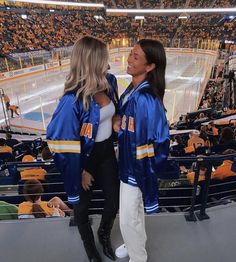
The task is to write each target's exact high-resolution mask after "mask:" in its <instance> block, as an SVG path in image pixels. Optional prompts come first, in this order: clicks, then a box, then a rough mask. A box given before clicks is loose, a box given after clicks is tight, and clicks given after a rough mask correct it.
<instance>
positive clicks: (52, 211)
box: [18, 179, 70, 218]
mask: <svg viewBox="0 0 236 262" xmlns="http://www.w3.org/2000/svg"><path fill="white" fill-rule="evenodd" d="M43 192H44V190H43V186H42V184H41V183H40V181H38V180H36V179H32V180H28V181H26V182H25V184H24V189H23V193H24V197H25V199H26V200H27V201H26V202H23V203H21V204H20V205H19V209H18V218H43V217H64V216H65V213H64V211H68V210H70V208H69V207H68V206H67V205H66V204H65V203H64V202H63V201H62V200H61V199H60V198H59V197H54V198H52V199H51V200H50V201H48V202H46V201H42V200H41V196H42V194H43ZM63 210H64V211H63Z"/></svg>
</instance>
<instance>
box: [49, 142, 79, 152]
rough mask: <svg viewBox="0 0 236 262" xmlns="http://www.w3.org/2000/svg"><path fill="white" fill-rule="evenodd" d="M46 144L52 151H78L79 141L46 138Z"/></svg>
mask: <svg viewBox="0 0 236 262" xmlns="http://www.w3.org/2000/svg"><path fill="white" fill-rule="evenodd" d="M47 143H48V146H49V148H50V151H51V152H54V153H80V151H81V146H80V141H67V140H48V141H47Z"/></svg>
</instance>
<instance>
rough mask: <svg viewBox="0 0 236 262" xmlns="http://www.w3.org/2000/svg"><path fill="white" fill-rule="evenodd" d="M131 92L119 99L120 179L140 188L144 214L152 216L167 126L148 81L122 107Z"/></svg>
mask: <svg viewBox="0 0 236 262" xmlns="http://www.w3.org/2000/svg"><path fill="white" fill-rule="evenodd" d="M131 89H132V86H131V85H130V86H129V87H128V88H127V89H126V90H125V92H124V93H123V94H122V96H121V98H120V108H119V110H120V115H121V128H120V132H119V135H118V143H119V175H120V179H121V181H123V182H124V183H128V184H130V185H133V186H138V187H139V188H140V190H141V191H142V194H143V200H144V208H145V212H146V213H154V212H156V211H157V209H158V184H157V178H158V170H159V168H160V167H161V165H162V164H164V162H165V160H166V159H167V157H168V154H169V141H170V137H169V126H168V122H167V119H166V114H165V108H164V106H163V104H162V103H161V101H160V100H159V99H158V98H156V97H155V96H154V95H153V94H152V92H151V88H150V86H149V84H148V82H147V81H143V82H141V83H140V84H139V85H138V86H137V88H136V89H135V90H134V91H133V92H132V93H131V94H130V96H129V97H128V99H127V101H126V102H125V103H124V104H123V99H124V97H125V96H126V95H127V94H128V93H129V92H130V91H131ZM127 201H128V199H127Z"/></svg>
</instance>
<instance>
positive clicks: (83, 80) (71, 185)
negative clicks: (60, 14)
mask: <svg viewBox="0 0 236 262" xmlns="http://www.w3.org/2000/svg"><path fill="white" fill-rule="evenodd" d="M107 69H108V50H107V47H106V45H105V44H104V43H103V42H101V41H100V40H98V39H96V38H93V37H90V36H86V37H83V38H81V39H79V40H78V41H77V42H76V43H75V45H74V48H73V51H72V55H71V67H70V73H69V75H68V78H67V81H66V83H65V89H64V95H63V97H62V98H61V100H60V103H59V105H58V107H57V109H56V111H55V113H54V115H53V117H52V120H51V123H50V124H49V126H48V129H47V139H48V141H47V142H48V145H49V148H50V150H51V152H52V153H53V157H54V161H55V163H56V165H57V167H58V168H59V170H60V172H61V173H62V175H63V177H64V181H65V190H66V192H67V194H68V201H69V203H71V204H73V205H74V213H75V220H76V222H77V224H78V229H79V232H80V235H81V238H82V240H83V244H84V247H85V250H86V253H87V256H88V258H89V261H93V262H98V261H101V257H100V255H99V253H98V251H97V249H96V246H95V243H94V237H93V232H92V229H91V226H90V223H89V219H88V207H89V203H90V199H91V196H92V189H93V186H94V184H95V183H99V184H100V185H101V187H102V189H103V192H104V197H105V203H104V210H103V214H102V220H101V224H100V227H99V229H98V237H99V241H100V243H101V244H102V246H103V252H104V254H105V255H106V256H108V257H109V258H110V259H112V260H115V255H114V251H113V249H112V246H111V241H110V233H111V229H112V226H113V222H114V219H115V216H116V213H117V210H118V203H119V180H118V175H117V162H116V158H115V152H114V147H113V139H112V137H113V136H112V132H113V131H112V118H113V116H114V114H115V111H116V106H117V102H118V101H117V82H116V78H115V77H114V76H113V75H111V74H107Z"/></svg>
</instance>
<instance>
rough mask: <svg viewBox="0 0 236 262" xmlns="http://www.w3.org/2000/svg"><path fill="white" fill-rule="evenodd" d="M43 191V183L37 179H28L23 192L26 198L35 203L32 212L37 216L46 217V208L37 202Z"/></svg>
mask: <svg viewBox="0 0 236 262" xmlns="http://www.w3.org/2000/svg"><path fill="white" fill-rule="evenodd" d="M43 191H44V190H43V186H42V184H41V183H40V181H38V180H36V179H30V180H27V181H26V182H25V184H24V188H23V193H24V196H25V199H26V200H28V201H30V202H32V203H33V207H32V214H33V215H34V217H35V218H42V217H46V213H45V212H44V210H43V209H42V208H41V207H40V205H39V204H37V203H35V202H36V201H37V200H38V199H39V198H40V196H41V195H42V193H43Z"/></svg>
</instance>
